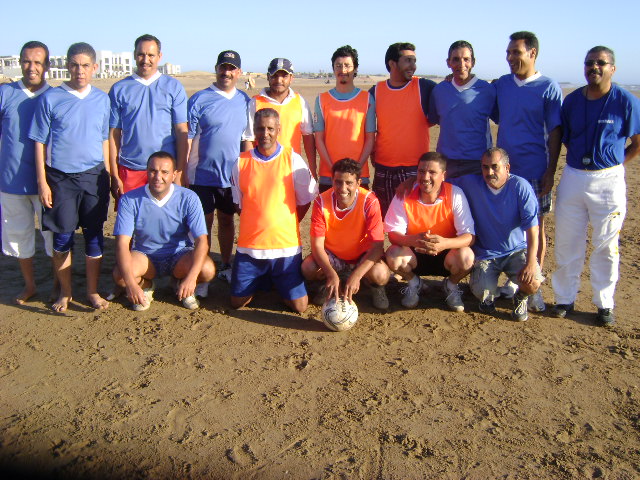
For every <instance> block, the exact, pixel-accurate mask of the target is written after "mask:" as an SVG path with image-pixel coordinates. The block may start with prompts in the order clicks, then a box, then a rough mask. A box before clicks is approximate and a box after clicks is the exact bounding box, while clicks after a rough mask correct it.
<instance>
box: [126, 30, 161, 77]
mask: <svg viewBox="0 0 640 480" xmlns="http://www.w3.org/2000/svg"><path fill="white" fill-rule="evenodd" d="M133 56H134V58H135V61H136V66H137V67H138V68H137V70H136V73H137V74H138V76H140V77H142V78H144V79H148V78H151V77H152V76H154V75H155V74H156V72H157V71H158V63H160V59H161V58H162V51H161V44H160V40H158V39H157V38H156V37H154V36H153V35H149V34H148V33H145V34H144V35H140V36H139V37H138V38H136V41H135V43H134V51H133Z"/></svg>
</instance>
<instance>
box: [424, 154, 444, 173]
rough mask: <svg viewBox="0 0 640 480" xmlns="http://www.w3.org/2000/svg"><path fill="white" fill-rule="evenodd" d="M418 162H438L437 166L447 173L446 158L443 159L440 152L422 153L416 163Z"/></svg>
mask: <svg viewBox="0 0 640 480" xmlns="http://www.w3.org/2000/svg"><path fill="white" fill-rule="evenodd" d="M420 162H438V165H440V168H441V169H442V171H443V172H446V171H447V157H445V156H444V155H443V154H442V153H440V152H427V153H423V154H422V156H421V157H420V158H419V159H418V163H420Z"/></svg>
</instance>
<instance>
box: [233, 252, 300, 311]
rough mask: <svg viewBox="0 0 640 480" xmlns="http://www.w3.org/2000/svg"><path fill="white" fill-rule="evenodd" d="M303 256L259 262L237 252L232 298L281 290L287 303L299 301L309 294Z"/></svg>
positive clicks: (234, 261)
mask: <svg viewBox="0 0 640 480" xmlns="http://www.w3.org/2000/svg"><path fill="white" fill-rule="evenodd" d="M301 265H302V254H301V253H298V254H296V255H293V256H291V257H283V258H273V259H265V260H257V259H255V258H253V257H251V256H250V255H247V254H246V253H240V252H236V256H235V258H234V260H233V269H232V271H231V296H232V297H251V296H253V295H254V294H255V293H256V292H257V291H258V290H270V289H271V287H272V285H275V287H276V288H277V289H278V292H279V293H280V296H282V298H284V299H285V300H296V299H298V298H302V297H304V296H305V295H306V294H307V289H306V288H305V286H304V279H303V278H302V270H301V268H300V266H301Z"/></svg>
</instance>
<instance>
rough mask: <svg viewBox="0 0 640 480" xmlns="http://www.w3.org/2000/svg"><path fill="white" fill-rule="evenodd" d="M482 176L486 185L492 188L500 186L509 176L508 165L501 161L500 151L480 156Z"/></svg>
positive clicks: (495, 188)
mask: <svg viewBox="0 0 640 480" xmlns="http://www.w3.org/2000/svg"><path fill="white" fill-rule="evenodd" d="M482 176H483V177H484V181H485V182H486V183H487V185H488V186H489V187H491V188H493V189H494V190H497V189H498V188H501V187H502V186H503V185H504V184H505V183H506V182H507V179H508V178H509V165H508V164H507V165H504V164H503V163H502V155H501V154H500V152H494V153H492V154H491V156H488V155H485V156H483V157H482Z"/></svg>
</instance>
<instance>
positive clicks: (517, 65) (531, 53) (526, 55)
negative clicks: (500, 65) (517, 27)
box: [507, 32, 540, 80]
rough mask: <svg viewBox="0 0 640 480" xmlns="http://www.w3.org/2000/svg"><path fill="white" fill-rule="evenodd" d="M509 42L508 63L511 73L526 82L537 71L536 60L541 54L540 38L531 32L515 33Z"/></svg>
mask: <svg viewBox="0 0 640 480" xmlns="http://www.w3.org/2000/svg"><path fill="white" fill-rule="evenodd" d="M509 40H510V41H509V46H508V47H507V63H509V68H510V69H511V73H513V74H514V75H515V76H517V77H518V78H519V79H520V80H524V79H525V78H528V77H530V76H531V75H533V74H534V73H535V71H536V60H537V59H538V54H539V52H540V47H539V45H538V38H537V37H536V36H535V34H534V33H531V32H515V33H513V34H511V36H510V37H509Z"/></svg>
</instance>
